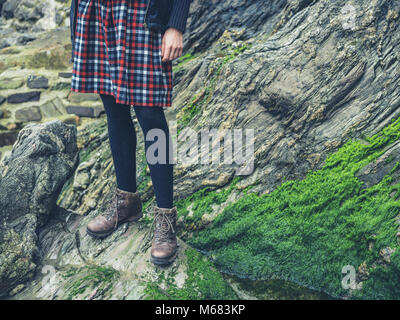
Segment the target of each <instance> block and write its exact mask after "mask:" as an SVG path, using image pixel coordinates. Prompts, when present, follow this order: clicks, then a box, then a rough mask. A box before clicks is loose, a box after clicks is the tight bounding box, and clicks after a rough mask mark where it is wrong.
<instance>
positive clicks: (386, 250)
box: [379, 247, 396, 264]
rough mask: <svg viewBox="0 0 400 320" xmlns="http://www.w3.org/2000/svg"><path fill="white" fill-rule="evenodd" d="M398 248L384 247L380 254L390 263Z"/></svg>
mask: <svg viewBox="0 0 400 320" xmlns="http://www.w3.org/2000/svg"><path fill="white" fill-rule="evenodd" d="M395 251H396V249H392V248H390V247H387V248H382V249H381V250H380V251H379V256H380V257H381V258H382V260H383V261H384V262H385V263H387V264H390V258H391V256H392V254H393V253H395Z"/></svg>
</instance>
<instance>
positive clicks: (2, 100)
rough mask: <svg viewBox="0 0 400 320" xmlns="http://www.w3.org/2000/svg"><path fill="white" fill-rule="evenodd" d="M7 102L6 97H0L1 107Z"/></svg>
mask: <svg viewBox="0 0 400 320" xmlns="http://www.w3.org/2000/svg"><path fill="white" fill-rule="evenodd" d="M5 101H6V97H3V96H0V106H1V105H2V104H3V103H4V102H5Z"/></svg>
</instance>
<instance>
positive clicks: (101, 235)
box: [86, 212, 143, 239]
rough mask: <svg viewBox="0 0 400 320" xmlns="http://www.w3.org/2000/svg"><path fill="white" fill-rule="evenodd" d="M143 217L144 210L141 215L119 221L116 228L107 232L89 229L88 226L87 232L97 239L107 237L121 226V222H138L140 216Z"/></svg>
mask: <svg viewBox="0 0 400 320" xmlns="http://www.w3.org/2000/svg"><path fill="white" fill-rule="evenodd" d="M142 217H143V212H142V214H141V215H140V216H139V217H135V218H130V219H127V220H124V221H121V222H119V223H118V225H117V227H116V228H115V229H113V230H111V231H106V232H93V231H91V230H89V229H88V228H86V233H87V234H88V235H89V236H91V237H92V238H95V239H104V238H107V237H108V236H110V235H111V234H112V233H113V232H114V231H116V230H117V229H118V227H119V226H120V225H121V224H123V223H126V222H128V223H130V222H137V221H138V220H139V219H140V218H142Z"/></svg>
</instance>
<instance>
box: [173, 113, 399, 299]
mask: <svg viewBox="0 0 400 320" xmlns="http://www.w3.org/2000/svg"><path fill="white" fill-rule="evenodd" d="M399 137H400V118H399V119H397V120H396V121H393V122H392V123H391V124H390V125H389V126H387V127H386V128H384V129H383V130H382V132H381V133H379V134H376V135H374V136H372V137H369V138H366V140H367V143H361V142H360V141H353V140H350V141H348V142H347V143H346V144H345V145H344V146H343V147H341V148H340V149H339V150H338V151H337V152H335V153H333V154H331V155H330V156H328V157H327V159H326V163H325V165H324V167H323V168H322V169H321V170H318V171H315V172H309V173H308V175H307V177H306V178H305V179H304V180H301V181H287V182H285V183H283V184H282V185H281V186H279V187H278V188H277V189H276V190H275V191H273V192H272V193H270V194H266V195H262V196H257V195H256V194H247V195H244V196H243V197H242V198H241V199H240V200H239V201H237V202H235V203H232V204H229V205H228V206H227V207H226V208H225V209H224V211H223V212H222V213H221V214H220V215H218V216H217V217H216V219H215V220H214V221H213V223H212V225H211V227H209V228H207V229H204V230H201V231H199V232H198V233H195V234H194V236H193V238H191V239H189V243H190V244H191V245H193V246H195V247H197V248H198V249H200V250H204V251H207V252H209V254H210V255H211V256H212V257H215V263H216V265H217V266H218V267H219V268H220V269H222V270H225V271H228V272H230V273H234V274H238V275H241V276H245V277H250V278H255V279H260V278H265V279H269V278H279V279H284V280H289V281H293V282H296V283H298V284H301V285H304V286H307V287H310V288H317V289H318V290H321V291H324V292H327V293H329V294H330V295H332V296H336V297H338V296H346V295H348V294H349V292H348V291H347V290H345V289H343V288H342V285H341V281H342V278H343V276H344V275H343V274H342V273H341V271H342V268H343V266H345V265H353V266H354V267H355V269H356V270H357V269H358V267H359V266H360V265H361V264H363V263H364V262H365V263H366V265H367V268H368V271H369V278H368V279H367V280H365V281H364V282H363V289H362V290H359V291H356V292H354V293H353V297H357V298H396V299H398V298H400V288H399V287H398V286H397V285H396V284H397V283H398V282H399V281H400V263H399V261H400V259H399V256H398V240H397V237H396V233H397V228H398V225H397V224H396V223H395V221H394V219H395V217H396V216H398V215H399V212H400V200H399V197H400V184H399V183H395V181H394V179H393V177H392V176H391V175H392V174H393V173H394V172H395V171H396V170H398V168H399V165H398V164H397V165H396V166H395V167H394V168H393V170H392V172H391V173H390V174H388V175H387V176H386V177H385V178H384V179H383V180H382V181H381V182H379V183H378V184H377V185H375V186H372V187H370V188H365V189H364V188H362V185H363V183H362V182H361V181H360V180H359V179H358V178H357V177H356V176H355V174H356V173H357V171H358V170H359V169H361V168H363V167H364V166H365V165H367V164H368V163H370V162H372V161H374V160H375V159H377V158H378V157H379V156H380V155H382V153H383V152H384V151H385V148H386V147H387V146H389V145H390V144H392V143H393V142H395V141H397V140H398V139H399ZM198 195H200V193H199V194H198ZM200 198H201V197H200ZM213 200H214V194H209V195H204V197H203V198H202V199H201V200H200V202H199V203H204V204H205V207H206V209H205V210H203V209H201V208H200V209H196V210H199V211H198V212H196V213H195V215H194V216H195V218H193V221H198V219H199V216H198V215H201V214H203V213H204V212H209V211H210V210H211V209H210V205H209V203H213ZM217 201H218V200H217ZM189 202H190V201H187V202H184V203H182V208H181V209H180V210H181V211H182V212H183V213H185V209H184V207H187V205H188V204H189ZM193 207H197V204H196V202H194V204H193ZM385 247H390V248H393V249H397V251H396V254H395V255H394V258H393V262H392V263H391V264H388V265H382V261H381V258H380V256H379V251H380V250H381V249H382V248H385Z"/></svg>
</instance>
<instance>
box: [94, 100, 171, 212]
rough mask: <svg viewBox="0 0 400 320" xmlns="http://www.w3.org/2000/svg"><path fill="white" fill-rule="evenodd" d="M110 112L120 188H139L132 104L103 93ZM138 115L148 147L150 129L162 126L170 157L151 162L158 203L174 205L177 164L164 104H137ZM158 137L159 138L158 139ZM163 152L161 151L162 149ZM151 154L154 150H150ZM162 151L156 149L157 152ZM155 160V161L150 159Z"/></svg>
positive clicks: (131, 189)
mask: <svg viewBox="0 0 400 320" xmlns="http://www.w3.org/2000/svg"><path fill="white" fill-rule="evenodd" d="M101 99H102V101H103V104H104V109H105V111H106V115H107V125H108V137H109V141H110V147H111V152H112V157H113V162H114V168H115V174H116V178H117V186H118V188H120V189H122V190H125V191H129V192H136V190H137V186H136V144H137V138H136V132H135V127H134V124H133V122H132V119H131V115H130V106H129V105H124V104H118V103H116V102H115V98H114V97H113V96H110V95H101ZM134 110H135V113H136V117H137V119H138V121H139V124H140V127H141V128H142V131H143V135H144V137H145V151H146V154H147V151H148V150H149V146H151V145H152V144H153V143H155V142H154V141H147V140H148V139H146V137H147V133H148V132H149V131H150V130H151V129H161V130H162V131H163V132H164V134H165V137H166V139H165V140H166V144H167V146H166V148H165V152H166V161H164V162H162V163H155V164H152V163H149V159H148V158H147V157H146V159H147V163H148V165H149V168H150V176H151V180H152V182H153V188H154V193H155V195H156V201H157V206H158V207H160V208H172V206H173V181H172V180H173V164H172V163H171V162H170V161H169V155H170V154H171V149H170V148H171V141H170V134H169V128H168V124H167V120H166V119H165V115H164V110H163V109H162V108H161V107H136V106H134ZM154 140H155V141H158V138H156V139H154ZM158 152H159V151H158ZM150 155H151V152H150ZM157 155H158V153H157V152H156V154H155V156H157ZM150 162H151V161H150Z"/></svg>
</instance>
